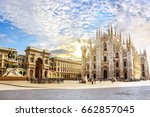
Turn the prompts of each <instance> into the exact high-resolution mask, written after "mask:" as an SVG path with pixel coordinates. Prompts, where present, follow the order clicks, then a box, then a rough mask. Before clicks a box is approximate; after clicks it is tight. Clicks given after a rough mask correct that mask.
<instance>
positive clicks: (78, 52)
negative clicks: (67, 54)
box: [73, 44, 82, 58]
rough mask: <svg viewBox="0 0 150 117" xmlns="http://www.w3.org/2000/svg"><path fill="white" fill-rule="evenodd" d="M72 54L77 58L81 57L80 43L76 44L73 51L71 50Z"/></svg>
mask: <svg viewBox="0 0 150 117" xmlns="http://www.w3.org/2000/svg"><path fill="white" fill-rule="evenodd" d="M73 54H74V56H76V57H77V58H81V56H82V51H81V45H80V44H77V45H76V49H75V51H74V52H73Z"/></svg>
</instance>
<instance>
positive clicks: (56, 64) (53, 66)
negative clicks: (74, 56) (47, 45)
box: [50, 57, 81, 80]
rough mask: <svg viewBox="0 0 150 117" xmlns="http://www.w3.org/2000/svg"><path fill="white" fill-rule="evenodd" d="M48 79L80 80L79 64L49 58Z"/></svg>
mask: <svg viewBox="0 0 150 117" xmlns="http://www.w3.org/2000/svg"><path fill="white" fill-rule="evenodd" d="M50 77H61V78H64V79H65V80H77V79H79V78H81V62H80V61H73V60H70V59H62V58H58V57H52V58H50Z"/></svg>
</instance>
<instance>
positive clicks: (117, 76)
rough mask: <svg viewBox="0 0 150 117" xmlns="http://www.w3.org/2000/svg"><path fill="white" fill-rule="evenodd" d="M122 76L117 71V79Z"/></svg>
mask: <svg viewBox="0 0 150 117" xmlns="http://www.w3.org/2000/svg"><path fill="white" fill-rule="evenodd" d="M119 77H120V75H119V72H118V71H117V72H116V79H119Z"/></svg>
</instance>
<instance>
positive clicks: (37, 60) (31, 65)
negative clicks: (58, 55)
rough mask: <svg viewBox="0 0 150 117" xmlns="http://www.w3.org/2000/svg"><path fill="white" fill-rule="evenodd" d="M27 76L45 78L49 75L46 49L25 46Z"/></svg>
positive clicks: (48, 54)
mask: <svg viewBox="0 0 150 117" xmlns="http://www.w3.org/2000/svg"><path fill="white" fill-rule="evenodd" d="M25 52H26V67H27V77H29V78H45V77H49V56H50V52H49V51H48V50H43V49H38V48H35V47H31V46H29V47H27V48H26V50H25Z"/></svg>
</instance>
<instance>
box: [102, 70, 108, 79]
mask: <svg viewBox="0 0 150 117" xmlns="http://www.w3.org/2000/svg"><path fill="white" fill-rule="evenodd" d="M107 74H108V73H107V70H104V71H103V78H104V80H106V79H107V77H108V75H107Z"/></svg>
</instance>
